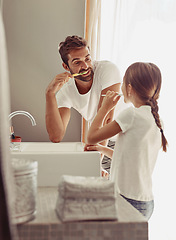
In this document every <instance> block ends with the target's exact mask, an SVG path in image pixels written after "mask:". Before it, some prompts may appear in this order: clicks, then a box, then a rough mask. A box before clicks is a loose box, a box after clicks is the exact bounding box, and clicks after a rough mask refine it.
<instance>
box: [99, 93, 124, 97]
mask: <svg viewBox="0 0 176 240" xmlns="http://www.w3.org/2000/svg"><path fill="white" fill-rule="evenodd" d="M116 93H117V95H118V96H120V97H122V96H123V94H122V93H118V92H116ZM101 96H102V97H105V96H106V94H102V95H101Z"/></svg>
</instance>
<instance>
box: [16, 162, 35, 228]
mask: <svg viewBox="0 0 176 240" xmlns="http://www.w3.org/2000/svg"><path fill="white" fill-rule="evenodd" d="M12 167H13V173H14V181H15V197H16V198H15V204H14V211H13V212H14V216H13V219H14V222H15V223H16V224H21V223H25V222H27V221H30V220H33V219H34V218H35V215H36V196H37V171H38V162H37V161H34V160H29V159H16V158H12Z"/></svg>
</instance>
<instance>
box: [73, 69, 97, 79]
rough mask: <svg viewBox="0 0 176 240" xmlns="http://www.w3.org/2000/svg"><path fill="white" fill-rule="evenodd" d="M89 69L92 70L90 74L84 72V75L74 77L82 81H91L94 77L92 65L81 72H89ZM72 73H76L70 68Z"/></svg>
mask: <svg viewBox="0 0 176 240" xmlns="http://www.w3.org/2000/svg"><path fill="white" fill-rule="evenodd" d="M69 69H70V68H69ZM87 71H91V72H90V74H89V75H88V76H84V74H83V75H79V76H76V77H74V78H75V79H78V80H80V81H83V82H90V81H91V80H92V78H93V75H94V72H93V69H92V68H91V67H89V68H88V69H86V70H84V69H83V70H81V72H79V73H83V72H87ZM70 73H71V74H74V73H73V72H72V70H71V69H70ZM85 75H86V74H85Z"/></svg>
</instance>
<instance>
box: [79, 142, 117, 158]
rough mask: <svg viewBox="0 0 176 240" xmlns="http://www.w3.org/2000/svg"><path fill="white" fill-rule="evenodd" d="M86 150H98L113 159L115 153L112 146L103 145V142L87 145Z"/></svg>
mask: <svg viewBox="0 0 176 240" xmlns="http://www.w3.org/2000/svg"><path fill="white" fill-rule="evenodd" d="M84 150H85V151H98V152H101V153H102V154H103V155H106V156H107V157H109V158H111V159H112V155H113V153H114V150H113V149H112V148H109V147H106V146H103V145H101V144H96V145H86V146H85V148H84Z"/></svg>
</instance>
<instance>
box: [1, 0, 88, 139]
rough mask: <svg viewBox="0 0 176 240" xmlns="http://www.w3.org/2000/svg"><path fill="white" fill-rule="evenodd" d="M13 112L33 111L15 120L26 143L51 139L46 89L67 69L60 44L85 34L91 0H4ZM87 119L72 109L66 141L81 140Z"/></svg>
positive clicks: (14, 124)
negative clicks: (48, 132)
mask: <svg viewBox="0 0 176 240" xmlns="http://www.w3.org/2000/svg"><path fill="white" fill-rule="evenodd" d="M3 15H4V16H3V17H4V24H5V29H6V40H7V50H8V62H9V75H10V89H11V111H16V110H25V111H28V112H29V113H31V114H32V115H33V116H34V118H35V120H36V122H37V125H36V126H35V127H32V125H31V122H30V120H29V119H28V118H26V117H25V116H22V115H20V116H16V117H14V118H13V119H12V124H13V126H14V130H15V134H16V135H19V136H21V137H22V141H49V138H48V134H47V132H46V127H45V89H46V87H47V85H48V84H49V82H50V81H51V80H52V79H53V78H54V77H55V75H56V74H57V73H60V72H62V71H64V69H63V68H62V61H61V59H60V56H59V54H58V51H57V45H58V43H59V42H61V41H63V40H64V39H65V37H66V36H67V35H80V36H84V19H85V1H80V0H74V1H70V0H64V1H58V0H54V1H49V0H47V1H42V0H38V1H34V0H31V1H10V0H6V1H4V11H3ZM80 129H81V116H80V115H79V113H77V112H76V111H75V110H73V109H72V113H71V120H70V122H69V125H68V128H67V132H66V135H65V137H64V139H63V141H71V142H72V141H80V139H81V131H80Z"/></svg>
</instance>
